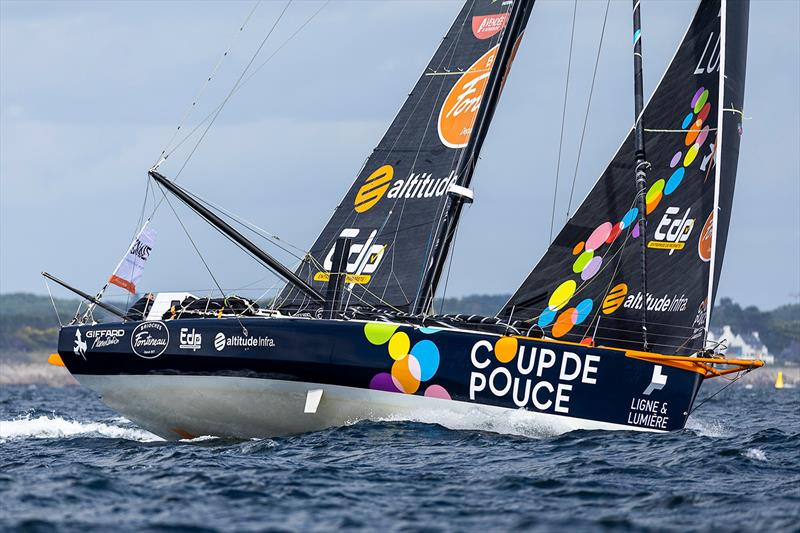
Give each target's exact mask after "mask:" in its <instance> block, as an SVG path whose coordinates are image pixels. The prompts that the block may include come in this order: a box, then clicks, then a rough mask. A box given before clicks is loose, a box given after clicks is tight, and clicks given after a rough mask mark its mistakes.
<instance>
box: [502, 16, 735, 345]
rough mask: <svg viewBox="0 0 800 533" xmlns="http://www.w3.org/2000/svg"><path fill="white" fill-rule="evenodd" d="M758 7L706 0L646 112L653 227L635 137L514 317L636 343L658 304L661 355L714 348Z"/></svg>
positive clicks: (565, 332)
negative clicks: (639, 193) (640, 196)
mask: <svg viewBox="0 0 800 533" xmlns="http://www.w3.org/2000/svg"><path fill="white" fill-rule="evenodd" d="M748 10H749V8H748V4H747V2H738V1H737V2H730V3H729V2H725V1H722V2H720V0H703V1H702V2H701V3H700V6H699V7H698V9H697V12H696V14H695V16H694V19H693V21H692V23H691V25H690V27H689V30H688V32H687V33H686V35H685V37H684V39H683V41H682V43H681V45H680V47H679V48H678V51H677V52H676V54H675V57H674V58H673V60H672V63H671V64H670V66H669V68H668V69H667V72H666V74H665V75H664V78H663V79H662V80H661V83H660V84H659V86H658V88H657V89H656V92H655V93H654V95H653V96H652V98H651V99H650V102H649V103H648V105H647V107H646V109H645V111H644V119H643V122H644V127H645V135H646V143H647V159H648V161H649V162H650V163H651V164H652V168H651V169H650V170H649V172H648V184H647V185H648V186H647V190H646V191H647V194H646V214H647V230H646V232H645V235H639V234H638V226H637V224H636V220H637V216H638V210H637V207H636V205H637V204H636V186H635V182H634V169H633V166H634V153H633V152H634V143H633V136H632V134H630V135H628V137H627V138H626V139H625V142H624V143H623V144H622V147H621V148H620V149H619V151H618V152H617V154H616V156H615V157H614V159H613V160H612V161H611V164H610V165H609V166H608V167H607V168H606V170H605V172H604V173H603V174H602V176H600V179H599V180H598V181H597V183H596V184H595V186H594V187H593V189H592V190H591V192H590V193H589V195H588V196H587V197H586V199H585V200H584V201H583V203H582V205H581V206H580V207H579V208H578V210H577V211H576V212H575V214H574V215H573V216H572V218H571V219H570V220H569V221H568V223H567V224H566V226H565V227H564V228H563V229H562V230H561V232H560V233H559V234H558V236H557V237H556V238H555V240H554V241H553V243H552V244H551V245H550V247H549V249H548V250H547V252H546V253H545V255H544V257H543V258H542V259H541V260H540V261H539V263H538V264H537V265H536V267H535V268H534V269H533V271H532V272H531V273H530V274H529V275H528V277H527V279H526V280H525V282H524V283H523V284H522V286H521V287H520V288H519V289H518V290H517V291H516V293H515V294H514V295H513V296H512V297H511V299H510V300H509V302H508V303H507V304H506V305H505V307H504V309H503V311H502V312H501V314H502V315H503V316H506V317H509V316H510V317H512V319H513V320H516V319H525V320H526V322H527V323H528V324H529V325H530V326H531V327H533V328H534V329H535V328H541V329H542V330H544V333H545V334H546V335H548V336H551V337H555V338H559V339H562V340H569V341H574V342H585V343H592V342H593V343H595V344H598V345H602V344H605V345H615V346H620V347H625V348H631V349H636V348H641V347H642V337H641V329H640V319H641V316H642V308H643V306H647V307H646V309H647V321H648V323H647V330H648V340H649V346H650V349H651V350H652V351H656V352H662V353H667V354H687V353H692V352H694V351H696V350H697V349H699V348H702V345H703V340H704V335H705V331H706V329H707V326H708V320H709V316H710V311H711V309H710V307H711V306H710V303H711V302H713V299H714V292H715V288H716V285H717V280H718V279H719V273H720V268H721V265H722V257H723V252H724V249H725V240H726V238H727V233H728V225H729V222H730V215H731V206H732V202H733V189H734V181H735V177H736V164H737V160H738V153H739V137H740V135H741V121H742V106H743V94H744V76H745V61H746V50H747V19H748ZM720 94H723V95H724V98H720ZM642 238H644V239H646V241H647V246H646V264H647V288H648V290H647V292H648V294H646V295H644V294H642V293H641V263H640V259H641V247H640V245H639V242H638V241H637V239H642ZM712 272H713V275H710V273H712Z"/></svg>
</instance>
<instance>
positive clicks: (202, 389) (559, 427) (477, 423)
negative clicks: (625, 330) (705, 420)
mask: <svg viewBox="0 0 800 533" xmlns="http://www.w3.org/2000/svg"><path fill="white" fill-rule="evenodd" d="M75 377H76V378H77V379H78V381H80V383H81V384H82V385H83V386H85V387H87V388H89V389H92V390H93V391H95V392H97V393H98V394H100V396H101V398H102V400H103V401H104V402H105V403H106V404H107V405H108V406H109V407H111V408H112V409H114V410H115V411H118V412H119V413H121V414H123V415H124V416H126V417H127V418H129V419H130V420H132V421H133V422H135V423H136V424H138V425H139V426H141V427H142V428H144V429H146V430H148V431H151V432H153V433H155V434H156V435H159V436H160V437H163V438H165V439H169V440H177V439H181V438H194V437H200V436H206V435H211V436H217V437H233V438H268V437H278V436H282V435H291V434H297V433H305V432H309V431H318V430H321V429H325V428H330V427H337V426H345V425H349V424H353V423H355V422H358V421H360V420H375V421H390V420H410V421H417V422H425V423H435V424H441V425H443V426H445V427H448V428H451V429H473V430H483V431H492V432H498V433H513V434H521V435H527V436H546V435H554V434H559V433H565V432H568V431H573V430H576V429H601V430H627V431H654V430H648V429H645V428H636V427H632V426H625V425H620V424H610V423H606V422H599V421H596V420H587V419H580V418H572V417H567V416H559V415H553V414H547V413H539V412H534V411H526V410H522V409H519V410H517V409H506V408H503V407H495V406H491V405H484V404H478V403H468V402H459V401H451V400H441V399H438V398H428V397H424V396H414V395H407V394H398V393H391V392H383V391H376V390H370V389H359V388H353V387H342V386H338V385H320V384H315V383H304V382H297V381H281V380H273V379H258V378H241V377H224V376H167V375H133V376H131V375H128V376H126V375H114V376H98V375H85V374H84V375H76V376H75ZM319 389H322V391H323V392H322V397H321V399H320V400H319V404H318V406H317V409H316V412H313V413H306V412H304V410H305V408H306V400H307V396H308V392H309V391H312V390H319ZM312 396H313V395H312Z"/></svg>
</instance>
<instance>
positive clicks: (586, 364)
mask: <svg viewBox="0 0 800 533" xmlns="http://www.w3.org/2000/svg"><path fill="white" fill-rule="evenodd" d="M470 362H471V363H472V368H473V369H474V370H473V371H472V373H471V374H470V378H469V399H470V400H472V401H475V399H476V395H477V394H478V393H483V392H485V391H487V390H488V391H489V392H490V393H491V395H492V396H494V397H496V398H504V399H510V400H512V401H513V402H514V404H515V405H516V406H517V407H522V408H529V407H533V408H534V409H536V410H538V411H545V412H547V411H554V412H556V413H560V414H569V412H570V411H569V410H570V392H571V391H572V388H573V386H574V385H576V384H584V385H596V384H597V370H598V364H599V363H600V356H599V355H593V354H589V353H585V354H583V355H578V354H577V353H574V352H569V351H566V350H559V349H548V348H542V347H538V346H531V345H524V344H520V343H519V341H518V340H517V338H515V337H501V338H499V339H498V340H497V341H495V342H494V343H492V342H490V341H488V340H481V341H478V342H476V343H475V344H474V345H473V346H472V351H471V352H470ZM498 363H499V364H498ZM509 366H511V367H516V372H513V373H512V371H511V370H509ZM545 374H547V375H546V376H545Z"/></svg>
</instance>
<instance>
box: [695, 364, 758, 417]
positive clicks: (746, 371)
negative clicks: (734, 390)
mask: <svg viewBox="0 0 800 533" xmlns="http://www.w3.org/2000/svg"><path fill="white" fill-rule="evenodd" d="M752 370H753V369H752V368H748V369H747V370H744V371H743V372H739V373H737V374H736V377H735V378H733V379H732V380H730V382H729V383H728V384H727V385H725V386H724V387H722V388H721V389H719V390H718V391H717V392H715V393H714V394H712V395H711V396H709V397H708V398H706V399H705V400H703V401H702V402H700V403H699V404H697V405H695V406H694V408H692V410H691V411H689V412H688V413H684V414H685V415H687V416H688V415H691V414H693V413H694V412H695V411H697V410H698V409H700V407H702V406H703V404H705V403H706V402H707V401H709V400H711V399H712V398H713V397H714V396H716V395H717V394H719V393H721V392H722V391H724V390H725V389H727V388H728V387H730V386H731V385H733V384H734V383H736V382H737V381H739V379H741V378H742V376H744V375H746V374H748V373H749V372H751V371H752Z"/></svg>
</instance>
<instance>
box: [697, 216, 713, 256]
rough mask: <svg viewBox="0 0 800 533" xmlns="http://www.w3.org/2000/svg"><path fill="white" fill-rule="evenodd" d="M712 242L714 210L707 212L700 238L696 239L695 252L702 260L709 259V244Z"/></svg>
mask: <svg viewBox="0 0 800 533" xmlns="http://www.w3.org/2000/svg"><path fill="white" fill-rule="evenodd" d="M713 242H714V211H711V213H709V214H708V218H707V219H706V223H705V224H703V231H701V232H700V239H699V240H698V241H697V254H698V255H699V256H700V259H702V260H703V261H706V262H708V261H711V245H712V243H713Z"/></svg>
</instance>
